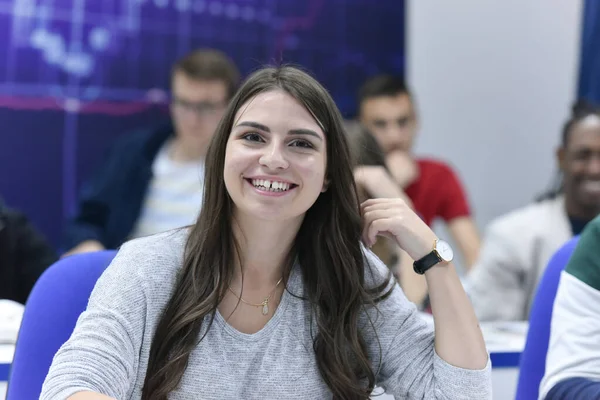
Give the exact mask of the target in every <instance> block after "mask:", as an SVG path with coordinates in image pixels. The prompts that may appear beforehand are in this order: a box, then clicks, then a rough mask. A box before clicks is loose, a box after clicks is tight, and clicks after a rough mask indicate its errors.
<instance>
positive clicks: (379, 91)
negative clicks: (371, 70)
mask: <svg viewBox="0 0 600 400" xmlns="http://www.w3.org/2000/svg"><path fill="white" fill-rule="evenodd" d="M401 94H405V95H407V96H409V97H412V95H411V93H410V90H409V88H408V86H407V85H406V82H405V81H404V79H402V78H399V77H397V76H394V75H389V74H380V75H376V76H373V77H372V78H369V79H368V80H367V81H366V82H365V83H364V84H363V85H362V86H361V87H360V89H359V90H358V107H359V108H360V107H361V106H362V104H363V102H364V101H365V100H367V99H369V98H372V97H382V96H390V97H393V96H398V95H401Z"/></svg>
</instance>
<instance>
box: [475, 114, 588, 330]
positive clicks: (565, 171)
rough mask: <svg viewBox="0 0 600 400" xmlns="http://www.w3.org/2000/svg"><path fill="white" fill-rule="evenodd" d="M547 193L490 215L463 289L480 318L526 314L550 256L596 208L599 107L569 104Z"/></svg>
mask: <svg viewBox="0 0 600 400" xmlns="http://www.w3.org/2000/svg"><path fill="white" fill-rule="evenodd" d="M556 159H557V163H558V167H559V170H560V175H559V178H558V179H557V181H556V184H555V185H554V188H552V189H551V190H550V192H549V193H548V194H547V195H544V196H542V197H541V198H540V199H538V200H537V201H536V202H534V203H532V204H529V205H527V206H525V207H523V208H520V209H518V210H514V211H512V212H510V213H508V214H506V215H504V216H502V217H499V218H498V219H496V220H495V221H493V222H492V223H491V224H490V225H489V227H488V228H487V231H486V234H485V238H484V241H483V246H482V248H481V256H480V259H479V261H478V262H477V263H476V268H474V269H473V272H472V273H471V274H470V276H469V278H468V286H469V288H468V291H469V294H470V296H471V300H472V301H473V306H474V308H475V312H476V313H477V316H478V317H479V319H480V320H482V321H494V320H504V321H510V320H526V319H528V316H529V309H530V307H531V302H532V300H533V295H534V294H535V289H536V287H537V284H538V281H539V279H540V278H541V276H542V275H543V273H544V270H545V268H546V265H547V264H548V261H549V260H550V257H552V255H553V254H554V252H555V251H556V250H558V249H559V248H560V246H562V245H563V243H565V242H566V241H567V240H569V239H570V238H571V237H572V236H573V235H578V234H580V233H581V232H582V231H583V228H584V227H585V225H586V224H587V223H588V222H589V221H591V220H592V219H593V218H594V217H595V216H596V215H598V214H599V213H600V110H599V109H597V108H593V107H590V106H588V105H581V104H580V105H577V106H575V107H574V110H573V114H572V116H571V118H569V120H568V121H567V122H566V124H565V126H564V128H563V132H562V142H561V145H560V147H559V148H558V151H557V152H556Z"/></svg>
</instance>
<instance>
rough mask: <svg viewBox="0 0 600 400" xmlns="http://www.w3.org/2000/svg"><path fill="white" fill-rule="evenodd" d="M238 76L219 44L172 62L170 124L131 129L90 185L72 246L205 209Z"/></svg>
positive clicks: (96, 243) (79, 248)
mask: <svg viewBox="0 0 600 400" xmlns="http://www.w3.org/2000/svg"><path fill="white" fill-rule="evenodd" d="M238 81H239V73H238V70H237V68H236V66H235V65H234V64H233V62H232V61H231V60H230V59H229V58H228V57H227V56H226V55H225V54H223V53H221V52H220V51H217V50H211V49H201V50H196V51H193V52H191V53H189V54H188V55H186V56H185V57H183V58H182V59H181V60H179V61H178V62H177V63H176V64H175V65H174V66H173V69H172V75H171V91H172V102H171V117H172V124H168V125H166V126H160V127H156V128H155V129H152V130H148V131H140V132H136V133H132V134H129V135H126V136H125V137H124V138H123V139H122V140H120V141H118V142H117V143H116V144H115V146H114V147H113V148H112V152H111V153H110V155H109V157H108V160H107V161H106V163H105V164H104V166H103V168H102V169H100V171H98V173H97V174H96V176H95V177H94V179H92V180H91V181H90V182H88V183H87V185H85V187H84V189H83V191H82V195H81V199H80V202H79V207H78V210H77V213H76V215H75V216H74V217H73V218H72V220H71V221H69V223H68V225H67V228H66V234H65V242H64V246H65V249H70V251H69V252H68V253H67V254H73V253H81V252H88V251H97V250H102V249H105V248H116V247H118V246H120V245H121V244H122V243H123V242H125V241H126V240H128V239H132V238H137V237H142V236H148V235H152V234H155V233H158V232H162V231H166V230H169V229H173V228H177V227H181V226H185V225H190V224H192V223H193V222H194V221H195V219H196V217H197V216H198V213H199V211H200V206H201V203H202V194H203V180H204V157H205V153H206V149H207V147H208V144H209V142H210V140H211V138H212V136H213V134H214V131H215V129H216V127H217V124H218V123H219V120H220V119H221V116H222V115H223V113H224V111H225V108H226V106H227V104H228V102H229V99H230V98H231V97H232V96H233V94H234V92H235V90H236V88H237V85H238Z"/></svg>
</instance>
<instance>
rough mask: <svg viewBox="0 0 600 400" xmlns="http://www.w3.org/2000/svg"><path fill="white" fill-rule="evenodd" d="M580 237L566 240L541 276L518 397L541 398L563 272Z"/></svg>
mask: <svg viewBox="0 0 600 400" xmlns="http://www.w3.org/2000/svg"><path fill="white" fill-rule="evenodd" d="M578 241H579V237H578V236H576V237H574V238H573V239H571V240H569V241H568V242H567V243H565V244H564V245H563V246H562V247H561V248H560V249H559V250H558V251H557V252H556V253H555V254H554V255H553V256H552V258H551V259H550V261H549V262H548V266H547V267H546V271H545V272H544V276H543V277H542V279H541V281H540V283H539V285H538V288H537V292H536V294H535V299H534V301H533V305H532V307H531V312H530V314H529V331H528V332H527V341H526V342H525V349H524V350H523V354H521V361H520V366H519V383H518V385H517V397H516V400H535V399H537V398H538V394H539V389H540V382H541V381H542V378H543V377H544V373H545V371H546V353H547V352H548V342H549V341H550V323H551V320H552V308H553V306H554V299H555V298H556V291H557V290H558V283H559V281H560V274H561V272H562V271H563V270H564V269H565V267H566V266H567V263H568V261H569V258H571V254H572V253H573V250H575V247H576V246H577V242H578Z"/></svg>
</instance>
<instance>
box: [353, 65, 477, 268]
mask: <svg viewBox="0 0 600 400" xmlns="http://www.w3.org/2000/svg"><path fill="white" fill-rule="evenodd" d="M358 102H359V119H360V122H361V123H362V124H363V125H365V127H367V129H368V130H369V131H370V132H371V133H372V134H373V136H374V137H375V138H376V139H377V142H378V143H379V145H380V146H381V148H382V149H383V151H384V153H385V156H386V163H387V166H388V168H389V169H390V171H391V173H392V175H393V176H394V178H395V180H396V182H397V183H398V185H399V186H400V189H402V191H403V192H404V193H405V194H406V196H408V198H410V200H411V202H412V205H413V209H414V210H415V211H416V212H417V214H419V215H420V216H421V218H422V219H423V220H424V221H425V222H426V223H427V224H428V225H430V226H431V225H432V223H433V222H434V220H435V219H437V218H441V219H442V220H444V222H445V223H446V224H447V226H448V229H449V231H450V233H451V235H452V237H453V238H454V240H455V241H456V243H457V245H458V247H459V249H460V250H461V252H462V254H463V258H464V260H465V262H466V267H467V268H468V267H470V266H471V265H472V264H473V263H474V262H475V260H476V258H477V254H478V251H479V234H478V232H477V228H476V226H475V223H474V221H473V219H472V217H471V211H470V209H469V204H468V201H467V195H466V194H465V191H464V189H463V186H462V184H461V182H460V180H459V178H458V176H457V175H456V173H455V172H454V171H453V170H452V168H451V167H450V166H448V165H447V164H445V163H443V162H442V161H439V160H432V159H425V158H418V157H416V156H415V155H414V154H413V153H412V149H413V143H414V140H415V137H416V135H417V130H418V116H417V112H416V107H415V104H414V100H413V96H412V94H411V92H410V90H409V89H408V87H407V86H406V85H405V83H404V81H403V80H401V79H399V78H396V77H393V76H390V75H378V76H375V77H373V78H371V79H369V80H368V81H367V82H365V83H364V85H363V86H362V87H361V89H360V91H359V94H358Z"/></svg>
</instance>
